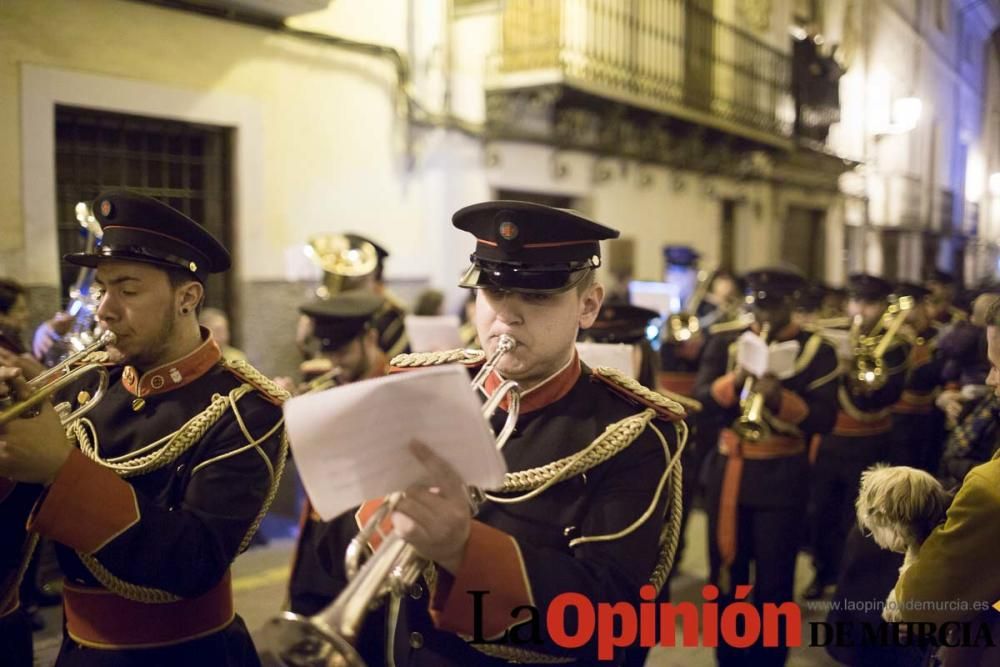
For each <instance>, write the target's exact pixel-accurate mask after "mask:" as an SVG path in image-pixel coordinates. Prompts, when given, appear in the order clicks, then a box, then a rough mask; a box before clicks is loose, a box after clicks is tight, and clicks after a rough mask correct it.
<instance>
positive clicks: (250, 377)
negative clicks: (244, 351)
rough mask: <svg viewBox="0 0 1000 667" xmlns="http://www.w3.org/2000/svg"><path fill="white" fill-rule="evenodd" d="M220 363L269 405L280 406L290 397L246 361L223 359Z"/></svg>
mask: <svg viewBox="0 0 1000 667" xmlns="http://www.w3.org/2000/svg"><path fill="white" fill-rule="evenodd" d="M221 363H222V367H223V368H225V369H226V370H227V371H229V372H230V373H232V374H233V375H235V376H236V377H238V378H239V379H240V380H242V381H243V382H246V383H247V384H248V385H250V386H251V387H253V388H254V389H256V390H257V391H258V392H259V393H260V394H261V396H262V397H263V398H264V399H265V400H267V401H268V402H269V403H273V404H275V405H281V404H282V403H284V402H285V401H287V400H288V399H289V398H291V396H292V395H291V394H290V393H288V392H287V391H286V390H284V389H282V388H281V387H280V386H278V385H277V384H276V383H275V382H274V380H272V379H271V378H269V377H267V376H266V375H264V374H263V373H261V372H260V371H259V370H257V369H256V368H254V367H253V366H251V365H250V363H249V362H247V361H243V360H242V359H236V360H232V361H228V360H225V359H223V360H222V361H221Z"/></svg>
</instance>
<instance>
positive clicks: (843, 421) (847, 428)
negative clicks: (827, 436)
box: [833, 410, 892, 437]
mask: <svg viewBox="0 0 1000 667" xmlns="http://www.w3.org/2000/svg"><path fill="white" fill-rule="evenodd" d="M891 430H892V415H891V414H890V413H889V411H888V410H886V411H885V413H884V414H876V415H873V416H872V418H871V419H870V420H869V419H858V418H856V417H852V416H851V415H849V414H847V413H846V412H844V411H843V410H840V411H838V412H837V422H836V423H835V424H834V426H833V434H834V435H846V436H853V437H863V436H867V435H879V434H881V433H887V432H889V431H891Z"/></svg>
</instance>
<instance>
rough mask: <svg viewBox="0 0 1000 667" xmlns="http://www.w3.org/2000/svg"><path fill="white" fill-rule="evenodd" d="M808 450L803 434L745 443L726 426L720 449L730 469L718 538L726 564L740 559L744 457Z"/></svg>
mask: <svg viewBox="0 0 1000 667" xmlns="http://www.w3.org/2000/svg"><path fill="white" fill-rule="evenodd" d="M805 450H806V443H805V442H804V441H803V440H802V438H797V437H792V436H787V435H772V436H771V437H770V438H767V439H766V440H761V441H760V442H755V443H744V442H743V440H741V439H740V437H739V436H738V435H736V433H735V432H733V431H732V430H730V429H728V428H726V429H722V433H720V434H719V452H721V453H722V454H724V455H725V456H726V470H725V474H724V476H723V478H722V494H721V498H720V501H719V527H718V530H717V531H716V539H717V541H718V543H719V554H720V555H721V556H722V564H723V565H725V566H727V567H728V566H729V565H732V563H733V561H734V560H735V559H736V532H737V531H736V525H737V521H736V515H737V507H738V505H739V500H740V480H741V479H742V477H743V461H744V459H747V460H750V461H761V460H766V459H778V458H786V457H789V456H796V455H798V454H801V453H802V452H804V451H805Z"/></svg>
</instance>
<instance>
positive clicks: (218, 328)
mask: <svg viewBox="0 0 1000 667" xmlns="http://www.w3.org/2000/svg"><path fill="white" fill-rule="evenodd" d="M198 321H199V323H200V324H201V326H203V327H205V328H206V329H208V330H209V331H211V332H212V337H213V338H214V339H215V342H216V343H218V344H219V347H220V348H221V349H222V358H223V359H225V360H226V361H246V360H247V355H246V353H244V352H243V350H240V349H237V348H235V347H233V346H232V345H230V344H229V318H228V317H227V316H226V314H225V313H224V312H222V311H221V310H219V309H218V308H205V309H203V310H202V311H201V315H200V316H199V317H198Z"/></svg>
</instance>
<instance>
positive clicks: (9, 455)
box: [0, 366, 73, 484]
mask: <svg viewBox="0 0 1000 667" xmlns="http://www.w3.org/2000/svg"><path fill="white" fill-rule="evenodd" d="M30 394H31V389H30V387H29V386H28V384H27V383H26V382H25V381H24V377H23V375H22V372H21V369H19V368H12V367H9V366H5V367H0V399H2V398H11V399H13V400H14V401H22V400H24V399H26V398H27V397H28V396H29V395H30ZM72 449H73V447H72V445H71V444H70V442H69V440H68V438H67V437H66V431H65V429H64V427H63V425H62V422H61V421H60V420H59V416H58V415H57V414H56V411H55V409H54V408H53V407H52V405H51V403H49V402H48V401H44V402H42V403H41V406H40V410H39V412H38V414H37V415H35V416H34V417H30V418H22V419H14V420H11V421H10V422H8V423H7V424H5V425H3V426H0V477H8V478H10V479H13V480H16V481H18V482H27V483H31V484H51V483H52V481H53V480H54V479H55V477H56V474H57V473H58V472H59V469H60V468H61V467H62V465H63V464H64V463H65V462H66V459H68V458H69V455H70V452H71V451H72Z"/></svg>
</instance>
